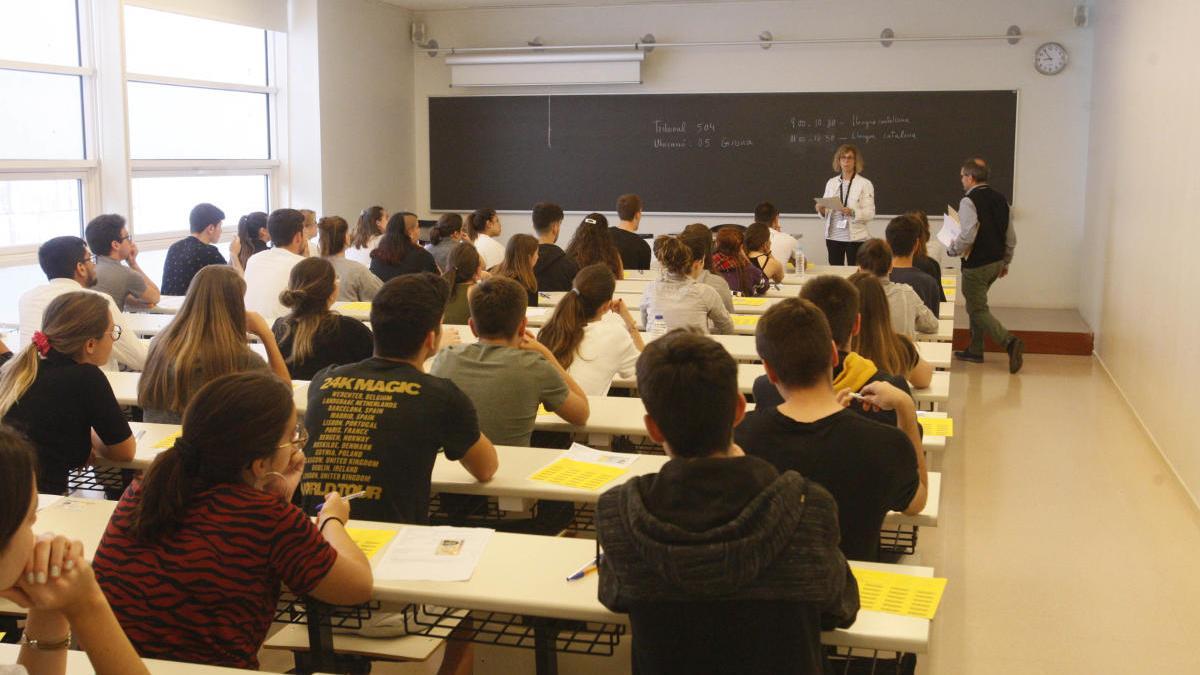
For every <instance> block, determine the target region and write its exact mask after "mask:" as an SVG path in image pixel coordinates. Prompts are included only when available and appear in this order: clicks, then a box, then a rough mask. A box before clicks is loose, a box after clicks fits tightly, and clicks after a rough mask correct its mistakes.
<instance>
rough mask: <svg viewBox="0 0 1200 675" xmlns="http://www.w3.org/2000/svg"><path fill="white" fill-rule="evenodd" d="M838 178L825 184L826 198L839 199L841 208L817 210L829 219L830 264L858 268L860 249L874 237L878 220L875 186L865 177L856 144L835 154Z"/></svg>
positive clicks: (826, 219)
mask: <svg viewBox="0 0 1200 675" xmlns="http://www.w3.org/2000/svg"><path fill="white" fill-rule="evenodd" d="M833 170H834V171H837V172H838V175H836V176H834V177H833V178H830V179H829V182H827V183H825V194H823V195H821V196H822V197H837V198H838V201H840V202H841V204H842V206H841V208H838V209H825V208H822V207H817V213H818V214H819V215H820V216H821V217H822V218H824V219H825V248H826V250H827V251H828V252H829V264H830V265H854V264H855V261H856V260H857V258H858V247H859V246H862V243H863V242H864V241H866V240H867V237H870V236H871V233H870V231H869V230H868V229H867V224H868V223H870V222H871V219H872V218H874V217H875V186H873V185H871V181H869V180H867V179H866V178H865V177H863V176H862V175H860V174H862V170H863V157H862V153H861V152H859V151H858V148H856V147H854V146H853V145H840V146H838V149H837V152H835V153H833Z"/></svg>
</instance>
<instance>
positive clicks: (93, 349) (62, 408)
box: [0, 291, 137, 495]
mask: <svg viewBox="0 0 1200 675" xmlns="http://www.w3.org/2000/svg"><path fill="white" fill-rule="evenodd" d="M106 300H107V302H106ZM111 304H112V299H111V298H105V297H104V296H102V295H101V294H99V293H85V292H82V291H76V292H74V293H66V294H64V295H60V296H58V297H57V298H55V299H54V300H52V301H50V305H49V306H48V307H46V316H45V321H43V322H42V329H41V330H40V331H38V332H36V333H34V334H33V337H32V338H31V339H30V341H29V343H28V344H27V345H26V346H25V348H24V349H22V350H21V353H20V354H18V355H17V356H16V358H14V359H13V360H12V362H11V363H9V364H8V366H7V367H6V368H5V370H4V375H3V377H0V419H3V421H4V423H5V424H8V425H10V426H12V427H14V428H15V429H17V430H18V431H20V432H22V433H23V434H25V436H26V437H28V438H29V440H31V441H33V445H34V447H36V448H37V454H38V480H37V483H38V492H43V493H46V494H56V495H61V494H66V491H67V472H69V471H70V470H71V469H77V468H79V467H81V466H85V465H86V464H87V462H88V457H89V456H90V455H91V454H92V452H93V451H95V452H96V453H97V454H99V455H100V456H101V457H105V458H107V459H112V460H116V461H129V460H131V459H133V453H134V450H135V449H136V446H137V443H136V441H135V440H134V438H133V432H131V431H130V430H129V423H128V422H126V421H125V416H124V415H122V414H121V406H119V405H117V399H116V397H115V396H113V391H112V386H110V385H109V383H108V378H106V377H105V376H104V373H102V372H101V371H100V368H99V367H100V366H102V365H104V364H105V363H108V356H109V353H110V352H111V351H112V349H113V343H114V342H116V341H118V340H120V339H121V335H122V333H121V330H120V329H118V328H117V327H116V324H114V323H113V320H112V313H111V309H110V305H111ZM125 339H126V340H131V339H134V336H132V335H126V336H125ZM9 487H10V486H6V487H5V488H4V489H5V490H8V488H9Z"/></svg>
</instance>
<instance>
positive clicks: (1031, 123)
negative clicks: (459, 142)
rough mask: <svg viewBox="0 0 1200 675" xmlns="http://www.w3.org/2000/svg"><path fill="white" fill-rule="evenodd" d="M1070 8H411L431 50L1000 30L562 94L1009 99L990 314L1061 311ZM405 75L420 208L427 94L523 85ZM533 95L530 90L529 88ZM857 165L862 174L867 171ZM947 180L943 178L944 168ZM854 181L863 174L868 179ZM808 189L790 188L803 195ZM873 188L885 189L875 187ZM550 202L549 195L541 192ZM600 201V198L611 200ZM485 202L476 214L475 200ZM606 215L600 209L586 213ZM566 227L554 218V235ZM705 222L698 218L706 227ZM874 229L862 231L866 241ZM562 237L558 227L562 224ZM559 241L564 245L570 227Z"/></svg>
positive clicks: (659, 222)
mask: <svg viewBox="0 0 1200 675" xmlns="http://www.w3.org/2000/svg"><path fill="white" fill-rule="evenodd" d="M1074 4H1075V2H1074V0H1044V1H1041V0H1039V1H1037V2H1029V1H1027V2H1021V3H1008V2H994V1H992V0H846V1H844V2H823V3H811V2H809V3H798V2H762V3H715V4H690V5H652V6H620V7H592V8H569V7H556V8H524V9H507V10H475V11H435V12H418V13H417V14H416V16H415V17H414V18H415V19H416V20H420V21H424V22H425V23H426V25H427V26H428V33H429V36H430V37H433V38H436V39H437V40H438V42H439V43H440V44H441V45H442V46H499V45H520V44H524V43H525V41H527V40H530V39H532V38H533V37H534V36H541V37H542V38H543V40H544V41H545V42H546V43H547V44H569V43H573V44H579V43H583V44H598V43H609V42H617V43H632V42H633V41H635V40H636V39H637V38H638V37H640V36H641V35H643V34H645V33H647V32H650V33H654V35H655V36H657V38H658V41H659V42H671V41H697V40H728V39H757V36H758V33H759V32H760V31H762V30H770V31H772V32H773V33H774V35H775V37H776V39H787V38H801V37H829V36H863V35H868V36H869V35H878V34H879V31H881V30H882V29H883V28H885V27H890V28H892V29H893V30H895V31H896V33H897V34H898V35H901V36H903V35H939V34H941V35H945V34H959V35H961V34H1001V33H1003V32H1004V31H1005V30H1006V29H1007V28H1008V26H1009V25H1011V24H1016V25H1019V26H1020V27H1021V29H1022V30H1023V31H1024V32H1025V34H1026V38H1025V39H1024V40H1023V41H1022V42H1021V43H1020V44H1019V45H1017V46H1009V45H1008V44H1007V43H1005V42H986V43H985V42H970V43H914V44H901V43H897V44H895V45H893V46H892V47H891V48H888V49H884V48H883V47H881V46H879V45H874V44H872V45H866V46H864V45H840V46H820V47H818V46H797V47H788V46H782V45H777V46H775V47H773V48H772V49H770V50H769V51H763V50H761V49H759V48H757V47H723V48H703V49H686V50H683V49H676V50H669V49H660V50H657V51H655V52H654V53H652V54H650V55H649V57H648V58H647V60H646V63H645V66H644V70H643V75H644V81H645V84H643V85H640V86H615V87H587V88H585V87H569V88H559V89H556V90H555V91H561V92H571V93H604V92H621V93H636V92H646V93H652V92H653V93H663V92H723V91H729V92H735V91H746V92H758V91H860V90H868V91H869V90H946V89H1017V90H1020V97H1019V100H1020V103H1019V109H1018V126H1019V134H1018V135H1019V138H1018V142H1017V168H1016V190H1015V192H1016V194H1015V195H1014V197H1015V200H1016V211H1015V216H1014V218H1015V220H1014V222H1015V226H1016V227H1017V232H1018V234H1019V236H1020V245H1019V247H1018V250H1017V256H1016V261H1015V263H1014V267H1013V272H1012V274H1011V275H1010V276H1009V277H1008V278H1007V279H1006V280H1005V281H1004V282H1003V283H1001V284H999V285H997V287H996V288H995V289H994V290H993V293H992V297H991V299H992V302H993V304H995V305H998V306H999V305H1012V306H1023V307H1064V308H1065V307H1075V306H1076V304H1077V302H1078V296H1079V287H1078V283H1079V262H1078V259H1077V251H1078V248H1079V245H1080V240H1081V232H1082V221H1083V218H1082V209H1081V208H1080V205H1081V204H1082V202H1083V189H1084V168H1083V167H1084V158H1085V156H1086V153H1087V127H1088V91H1089V87H1090V81H1091V67H1090V62H1091V32H1090V31H1089V30H1086V29H1076V28H1074V27H1073V26H1072V23H1071V17H1072V9H1073V7H1074ZM1047 40H1057V41H1059V42H1062V43H1063V44H1064V45H1065V46H1066V47H1067V49H1068V50H1069V51H1070V52H1071V56H1072V63H1071V66H1070V67H1069V68H1068V69H1067V70H1066V71H1065V72H1063V73H1062V74H1061V75H1058V76H1056V77H1044V76H1041V75H1038V74H1036V73H1035V72H1034V70H1033V52H1034V49H1035V48H1036V46H1037V45H1038V44H1040V43H1042V42H1044V41H1047ZM415 70H416V80H415V87H416V126H415V143H416V171H417V178H416V180H417V184H416V185H417V195H418V198H419V199H420V204H419V206H420V208H421V212H422V213H426V212H427V211H428V208H429V203H428V195H429V156H428V152H429V150H428V140H427V139H428V97H430V96H446V95H479V94H521V93H531V90H530V89H529V88H522V89H501V90H496V89H491V88H489V89H486V90H462V89H450V88H449V71H448V69H447V67H446V65H445V63H444V60H443V59H441V58H438V59H430V58H428V57H426V56H424V55H423V54H422V55H419V56H418V57H417V58H416V62H415ZM537 91H543V90H541V89H538V90H537ZM869 159H870V158H869V157H868V163H869ZM943 170H944V171H945V173H946V180H947V182H955V184H957V183H956V181H957V180H958V178H957V167H953V166H951V167H944V168H943ZM868 175H869V172H868ZM820 187H821V186H797V189H800V190H806V191H809V192H814V191H816V190H818V189H820ZM876 189H877V190H886V189H887V186H886V185H878V186H876ZM546 198H547V199H551V200H553V198H554V196H553V195H547V196H546ZM613 198H614V201H615V199H616V195H614V196H613ZM480 206H486V205H480ZM599 206H600V207H601V208H604V209H610V210H611V209H614V208H615V205H609V204H604V205H599ZM694 220H695V218H688V217H684V218H666V217H657V218H650V217H648V218H647V219H646V220H645V221H644V222H643V227H645V228H646V229H648V230H650V231H654V232H670V231H676V230H678V229H679V227H680V226H681V225H683V224H686V223H689V222H692V221H694ZM528 222H529V221H528V217H527V216H525V215H523V214H522V215H519V214H513V215H510V216H508V217H507V219H506V230H507V231H509V232H513V231H526V230H527V228H528V227H529V226H528ZM573 224H574V223H572V222H570V218H569V219H568V223H567V225H568V226H573ZM710 224H711V223H710ZM884 225H886V223H885V222H883V221H879V222H876V223H874V224H873V226H872V230H873V231H874V232H876V233H878V234H880V235H882V231H883V226H884ZM784 227H785V229H787V230H789V231H792V232H796V233H802V234H803V235H804V239H803V243H804V245H805V250H806V252H808V253H809V255H810V257H811V258H812V259H814V260H816V261H819V262H820V261H823V260H824V257H825V254H824V243H823V238H822V235H821V230H820V227H819V224H818V222H817V221H816V219H815V217H805V218H796V219H789V220H788V221H787V222H785V224H784ZM564 229H567V228H564ZM564 236H567V237H569V236H570V232H565V233H564Z"/></svg>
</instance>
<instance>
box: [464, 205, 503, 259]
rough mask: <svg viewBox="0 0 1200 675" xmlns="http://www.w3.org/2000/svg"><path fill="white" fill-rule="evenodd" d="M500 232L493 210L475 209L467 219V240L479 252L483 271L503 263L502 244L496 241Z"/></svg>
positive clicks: (498, 222) (498, 219)
mask: <svg viewBox="0 0 1200 675" xmlns="http://www.w3.org/2000/svg"><path fill="white" fill-rule="evenodd" d="M500 231H501V227H500V216H499V215H497V214H496V210H495V209H477V210H475V211H472V212H471V215H470V216H468V217H467V239H469V240H470V241H471V244H473V245H474V246H475V248H476V249H477V250H478V251H479V257H481V258H483V269H485V270H490V269H492V268H493V267H495V266H496V265H499V264H500V263H502V262H504V244H501V243H500V242H498V241H496V237H499V236H500Z"/></svg>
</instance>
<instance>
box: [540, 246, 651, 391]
mask: <svg viewBox="0 0 1200 675" xmlns="http://www.w3.org/2000/svg"><path fill="white" fill-rule="evenodd" d="M616 286H617V281H616V279H615V278H614V277H613V274H612V270H610V269H608V267H607V266H605V265H602V264H600V263H596V264H595V265H588V266H587V267H585V268H583V269H581V270H579V274H576V275H575V281H574V284H573V285H572V287H571V292H570V293H567V294H566V295H565V296H563V299H562V300H560V301H559V303H558V306H556V307H555V308H554V314H553V315H552V316H551V317H550V320H549V321H547V322H546V325H545V326H542V329H541V330H540V331H538V336H537V339H538V342H541V343H542V344H544V345H546V346H547V347H549V348H550V351H551V353H553V354H554V357H555V358H556V359H558V362H559V363H560V364H562V367H564V368H566V369H567V373H568V374H569V375H570V376H571V378H572V379H574V380H575V382H576V383H578V384H579V388H580V389H583V392H584V393H585V394H587V395H588V396H606V395H607V394H608V389H609V387H610V386H612V381H613V378H614V377H616V376H617V375H618V374H620V375H621V376H622V377H633V375H634V371H635V367H636V366H637V360H638V356H640V355H641V353H642V349H644V348H645V346H646V345H645V344H644V343H643V342H642V335H641V333H639V332H638V327H637V323H636V322H635V321H634V320H633V316H632V315H630V313H629V308H628V307H626V306H625V301H624V300H617V301H615V302H614V301H613V291H614V290H616Z"/></svg>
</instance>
